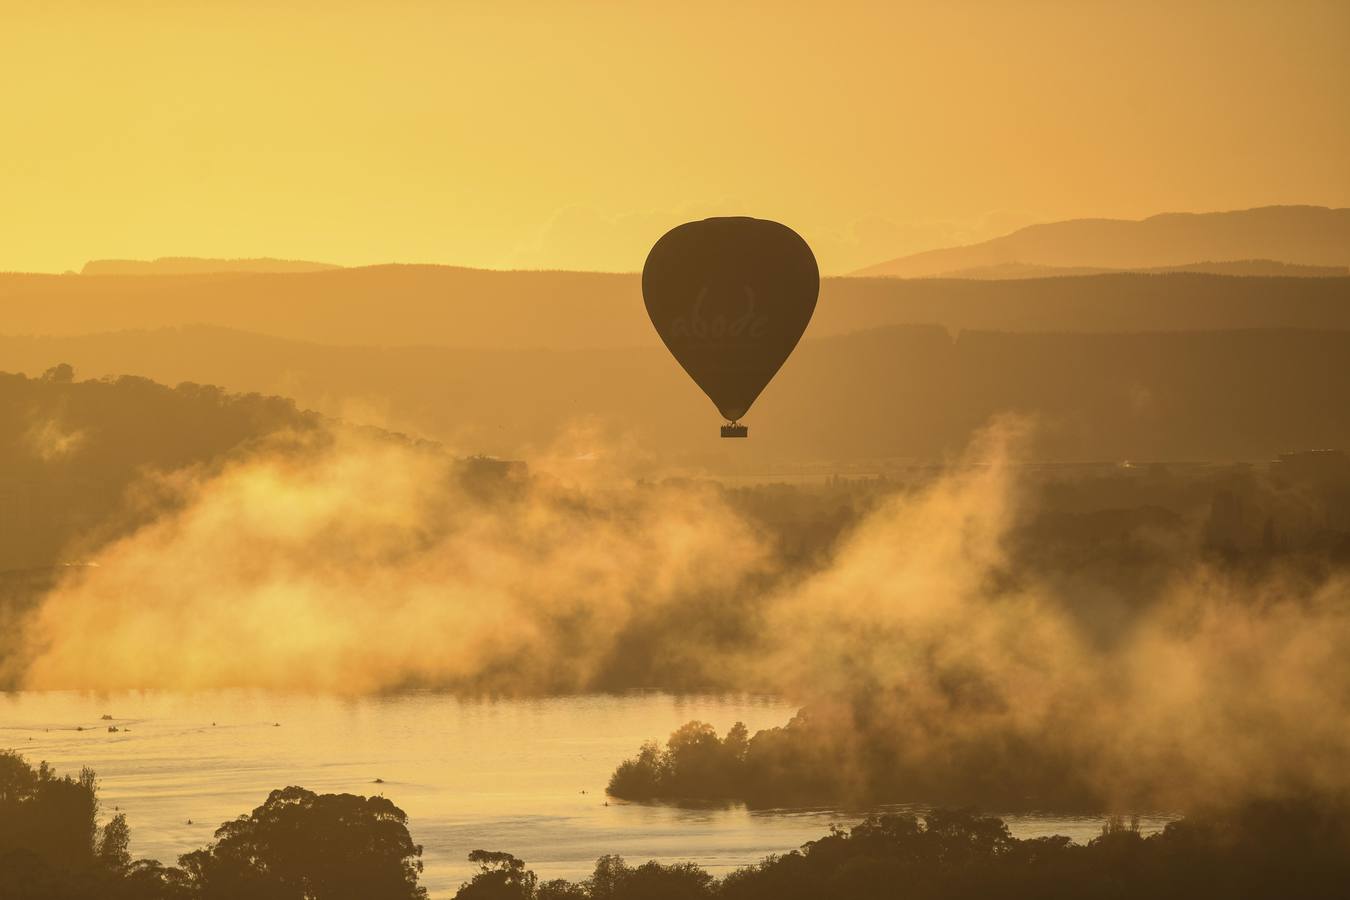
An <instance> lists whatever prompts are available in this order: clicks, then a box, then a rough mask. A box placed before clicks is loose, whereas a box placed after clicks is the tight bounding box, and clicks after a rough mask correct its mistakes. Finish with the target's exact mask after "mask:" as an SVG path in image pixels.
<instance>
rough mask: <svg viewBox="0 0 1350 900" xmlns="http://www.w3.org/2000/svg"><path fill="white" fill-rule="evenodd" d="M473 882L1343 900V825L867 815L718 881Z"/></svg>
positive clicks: (632, 893)
mask: <svg viewBox="0 0 1350 900" xmlns="http://www.w3.org/2000/svg"><path fill="white" fill-rule="evenodd" d="M470 859H473V860H475V861H477V862H479V863H480V865H481V866H482V872H481V873H480V874H479V875H478V876H476V877H475V878H474V879H473V881H471V882H470V883H469V884H467V885H465V886H464V887H463V888H461V889H460V891H459V893H458V894H457V895H456V898H457V900H583V898H585V900H700V898H724V900H870V898H878V900H880V898H925V900H946V898H975V897H998V898H1001V900H1018V898H1065V900H1069V898H1083V897H1122V898H1124V897H1154V898H1157V897H1166V898H1172V897H1175V898H1192V897H1195V898H1198V897H1226V898H1278V897H1302V898H1318V897H1328V898H1329V897H1343V896H1345V893H1344V892H1345V890H1346V886H1347V885H1350V817H1348V816H1347V815H1346V812H1345V810H1344V808H1343V807H1336V806H1332V805H1330V804H1326V803H1323V802H1316V801H1302V802H1294V801H1283V802H1261V803H1254V804H1251V805H1248V806H1245V807H1243V808H1242V809H1241V810H1238V811H1236V812H1233V811H1230V812H1227V813H1224V814H1211V815H1199V816H1195V817H1193V818H1189V819H1186V820H1183V821H1179V822H1174V823H1172V824H1170V825H1168V826H1167V828H1166V830H1164V831H1163V832H1162V833H1160V834H1156V835H1152V836H1150V837H1144V836H1142V835H1141V834H1140V833H1139V832H1138V831H1137V830H1136V829H1134V828H1133V827H1127V826H1126V825H1125V824H1124V823H1123V822H1121V821H1119V820H1113V821H1112V822H1111V823H1110V824H1109V825H1108V826H1107V827H1106V828H1105V829H1103V832H1102V835H1101V836H1100V837H1098V838H1096V839H1094V840H1093V841H1091V842H1090V843H1088V845H1087V846H1079V845H1076V844H1074V843H1072V842H1070V841H1069V839H1068V838H1065V837H1047V838H1035V839H1030V840H1018V839H1016V838H1013V837H1012V836H1010V835H1009V834H1008V829H1007V826H1005V825H1004V824H1003V822H1002V820H1000V819H996V818H989V817H983V816H979V815H976V814H975V813H972V812H968V811H938V812H932V813H929V814H928V815H926V816H923V817H922V818H920V817H916V816H912V815H888V816H881V817H874V818H871V819H868V820H867V821H866V822H863V823H862V824H861V825H858V826H857V827H855V828H852V829H836V830H833V831H832V832H831V833H830V834H829V835H827V836H826V837H823V838H821V839H820V840H817V841H812V842H811V843H809V844H807V845H806V846H804V847H803V848H802V849H801V850H799V851H794V852H792V853H788V854H786V855H783V856H771V857H769V858H767V859H765V860H764V861H763V862H761V863H759V864H758V865H755V866H749V867H747V868H743V869H739V870H737V871H735V872H733V873H731V874H730V875H727V876H726V877H725V878H722V879H720V880H717V879H714V878H712V877H711V876H710V875H708V873H706V872H704V871H703V870H702V869H700V868H698V867H697V866H694V865H691V864H688V863H684V864H678V865H673V866H663V865H660V864H658V863H655V862H649V863H646V864H645V865H641V866H637V867H636V868H634V867H630V866H628V865H627V864H625V863H624V861H623V860H622V859H620V858H618V857H615V856H603V857H601V858H600V859H599V861H598V862H597V863H596V867H595V874H594V875H592V876H591V877H590V878H589V879H586V880H585V881H581V882H567V881H550V882H544V883H542V884H541V883H539V882H538V880H537V878H536V877H535V874H534V873H533V872H531V871H530V870H529V869H526V868H525V864H524V863H523V862H522V861H521V860H519V859H516V858H515V857H513V856H511V855H509V854H505V853H486V852H484V851H481V850H479V851H475V853H474V854H472V855H471V856H470Z"/></svg>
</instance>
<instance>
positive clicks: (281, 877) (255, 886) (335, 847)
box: [180, 787, 426, 900]
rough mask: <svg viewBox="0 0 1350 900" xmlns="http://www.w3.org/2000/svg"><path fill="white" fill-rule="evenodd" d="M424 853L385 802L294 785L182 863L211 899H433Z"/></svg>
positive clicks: (403, 818) (399, 812)
mask: <svg viewBox="0 0 1350 900" xmlns="http://www.w3.org/2000/svg"><path fill="white" fill-rule="evenodd" d="M421 855H422V848H421V847H420V846H419V845H417V844H414V843H413V842H412V838H411V837H410V836H409V834H408V817H407V815H406V814H405V813H404V812H403V810H401V809H399V808H398V807H397V806H395V805H394V804H393V803H391V802H390V801H388V800H386V799H385V798H383V797H357V796H354V795H352V794H322V795H320V794H315V793H313V792H312V791H307V790H305V789H304V788H299V787H288V788H285V789H282V790H276V791H273V792H272V793H271V794H270V795H269V796H268V798H267V802H266V803H264V804H263V805H262V806H259V807H258V808H257V809H255V810H253V812H252V813H250V814H249V815H247V816H241V817H240V818H238V819H236V820H234V821H233V822H226V823H225V824H224V825H221V826H220V828H219V829H217V830H216V840H215V842H214V843H212V844H210V845H209V846H207V847H206V848H205V849H202V850H197V851H195V852H193V853H188V854H186V855H184V856H182V857H181V858H180V863H181V865H182V866H183V869H184V870H185V871H186V872H187V874H188V877H189V879H190V881H191V883H192V884H193V885H194V887H195V888H196V889H197V890H198V892H199V896H201V897H202V898H204V900H226V898H241V897H248V898H252V900H366V898H374V897H379V898H389V900H400V898H420V897H425V896H426V892H425V890H424V889H423V888H421V887H419V886H418V883H417V880H418V874H419V873H420V872H421V871H422V862H421V860H420V858H419V857H421Z"/></svg>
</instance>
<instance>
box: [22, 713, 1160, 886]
mask: <svg viewBox="0 0 1350 900" xmlns="http://www.w3.org/2000/svg"><path fill="white" fill-rule="evenodd" d="M793 712H794V708H793V707H791V706H789V705H788V704H786V703H784V702H782V701H781V700H779V699H776V698H772V697H760V696H671V695H668V694H657V693H643V694H628V695H622V696H611V695H605V696H580V697H563V698H552V699H543V700H496V701H491V700H481V701H474V700H463V699H459V698H456V697H453V696H449V695H446V694H441V693H433V692H425V693H405V694H398V695H393V696H384V697H362V698H351V699H347V698H337V697H332V696H327V695H297V694H276V693H266V692H255V691H223V692H211V693H200V694H175V693H165V692H142V693H120V694H112V695H100V694H86V693H65V692H41V693H39V692H21V693H15V694H0V748H12V749H15V750H18V751H19V752H21V753H23V754H24V755H25V756H27V757H28V759H29V761H30V762H33V763H36V762H37V761H38V760H41V759H45V760H47V761H48V762H50V763H52V764H53V765H54V766H55V767H56V768H57V770H58V772H61V773H63V774H64V773H70V774H75V773H76V772H77V771H78V770H79V768H80V767H81V766H85V765H87V766H92V767H93V768H94V769H95V771H96V772H97V773H98V777H99V784H100V794H99V795H100V799H101V802H102V811H103V817H104V818H106V817H107V816H109V815H111V814H112V813H113V812H114V811H115V810H116V811H121V812H124V813H126V815H127V820H128V823H129V825H130V826H131V835H132V852H133V854H134V855H137V856H146V857H151V858H155V859H159V860H160V861H162V862H164V863H166V864H172V863H174V862H175V861H176V859H177V857H178V855H179V854H180V853H184V852H186V851H188V850H194V849H196V848H198V847H201V846H203V845H204V844H206V843H207V842H209V841H210V840H211V837H212V832H213V831H214V830H215V829H216V827H218V826H219V825H220V823H221V822H224V821H226V820H227V819H232V818H234V817H235V816H238V815H240V814H243V813H247V812H248V811H249V810H251V809H253V808H254V807H256V806H258V805H259V804H261V803H262V802H263V801H264V800H265V799H266V798H267V794H268V792H269V791H271V790H272V789H274V788H278V787H284V786H286V785H292V784H294V785H300V786H302V787H305V788H308V789H310V790H313V791H317V792H321V793H323V792H348V793H354V794H366V795H370V794H383V795H384V796H386V797H388V798H389V799H390V800H392V801H393V802H394V803H396V804H397V805H398V806H400V807H402V808H403V810H404V811H406V812H407V813H408V816H409V823H408V824H409V829H410V831H411V832H412V835H413V839H414V840H415V841H416V842H418V843H420V844H422V845H423V857H422V859H423V862H424V864H425V871H424V873H423V882H424V883H425V884H426V885H427V886H428V888H429V889H430V890H431V893H432V896H433V897H446V896H449V895H451V894H453V893H454V891H455V889H456V888H458V886H459V885H460V883H461V882H463V881H464V880H466V879H467V878H469V877H471V876H472V874H473V872H474V867H473V866H471V865H469V863H468V862H467V860H466V859H465V855H466V854H467V853H468V852H469V851H470V850H473V849H475V848H483V849H488V850H506V851H509V852H511V853H514V854H516V855H517V856H519V857H521V858H523V859H524V860H525V861H526V863H527V864H528V865H529V866H530V867H531V868H533V869H534V870H535V871H536V872H538V873H539V875H540V877H541V878H558V877H564V878H572V879H576V878H580V877H583V876H585V875H587V874H589V872H590V871H591V869H592V867H593V865H594V862H595V858H596V857H597V856H599V855H600V854H602V853H618V854H620V855H621V856H624V857H625V858H627V859H628V860H629V861H630V862H645V861H646V860H648V859H656V860H660V861H662V862H676V861H685V860H691V861H693V862H696V863H698V864H699V865H701V866H703V867H704V868H706V869H708V870H710V871H712V872H716V873H721V872H725V871H728V870H730V869H732V868H735V867H736V866H740V865H744V864H746V863H750V862H754V861H757V860H758V859H760V858H761V857H763V856H765V855H767V854H769V853H782V852H785V851H788V850H792V849H794V848H795V847H798V846H799V845H801V844H802V843H803V842H805V841H807V840H811V839H813V838H816V837H819V836H821V835H822V834H824V833H825V831H826V830H827V829H828V827H829V825H830V824H831V823H841V824H852V823H854V822H857V821H858V820H859V819H861V818H862V817H863V815H865V813H866V810H831V809H795V810H769V811H760V810H756V811H753V812H752V811H749V810H746V809H745V808H744V807H741V806H730V807H727V808H716V809H700V810H682V809H677V808H674V807H669V806H651V805H643V804H629V803H622V802H619V801H614V800H609V799H607V798H606V797H605V793H604V788H605V783H606V782H607V781H608V778H609V773H610V772H611V771H613V769H614V766H615V765H616V764H617V763H618V762H619V761H620V760H621V759H623V758H625V757H627V756H630V755H632V753H633V752H634V751H635V750H636V749H637V747H638V746H639V745H640V744H641V743H642V742H643V741H645V740H652V739H664V738H665V737H666V736H667V735H668V734H669V733H670V732H671V731H673V730H675V729H676V728H677V727H679V726H680V725H682V724H684V723H685V722H687V721H689V720H690V719H701V720H703V721H705V722H709V723H711V724H713V725H714V726H716V727H717V729H718V731H719V732H720V731H725V729H726V728H728V727H730V726H731V725H732V724H733V723H734V722H737V721H742V722H745V724H746V725H747V726H748V727H749V728H750V730H751V732H752V733H753V732H754V731H755V730H757V729H760V728H767V727H772V726H776V725H782V724H784V723H785V722H786V721H787V720H788V719H789V718H790V717H791V716H792V713H793ZM103 715H110V716H112V717H113V718H112V720H111V721H104V720H103V719H101V716H103ZM109 725H115V726H116V727H117V728H118V729H119V730H118V731H117V732H115V733H112V732H109V731H108V727H109ZM80 729H83V730H80ZM376 779H383V783H376ZM1005 819H1006V820H1007V822H1008V824H1009V827H1010V828H1011V830H1012V832H1013V834H1015V835H1016V836H1018V837H1032V836H1037V835H1045V834H1066V835H1069V836H1070V837H1073V838H1074V839H1075V840H1078V841H1086V840H1087V839H1089V838H1091V837H1093V836H1095V835H1096V834H1097V833H1098V832H1099V831H1100V828H1101V823H1102V818H1101V817H1094V816H1087V817H1082V816H1075V817H1065V816H1054V815H1018V816H1005ZM1165 821H1166V820H1164V819H1158V818H1150V819H1146V820H1144V822H1143V827H1144V828H1145V829H1146V830H1156V829H1157V828H1160V827H1161V826H1162V824H1164V822H1165Z"/></svg>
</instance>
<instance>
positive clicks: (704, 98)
mask: <svg viewBox="0 0 1350 900" xmlns="http://www.w3.org/2000/svg"><path fill="white" fill-rule="evenodd" d="M0 7H3V16H2V17H0V21H2V22H3V26H2V27H0V97H3V116H0V213H3V214H2V215H0V270H29V271H60V270H63V269H67V268H78V267H79V266H80V265H81V264H82V263H83V262H84V261H85V260H86V259H89V258H97V257H137V258H148V257H155V256H166V255H201V256H229V257H240V256H278V257H287V258H301V259H315V260H321V261H326V262H335V263H343V264H366V263H377V262H390V261H403V262H438V263H454V264H461V265H472V266H487V267H511V268H538V267H549V268H553V267H561V268H587V269H610V270H629V271H632V270H637V269H639V268H640V267H641V265H642V260H643V258H644V256H645V254H646V251H647V249H648V248H649V247H650V246H651V244H652V242H653V241H654V240H655V238H656V237H658V236H659V235H660V234H661V233H662V232H663V231H664V230H665V229H666V228H668V227H670V226H671V225H673V224H675V223H677V222H679V221H683V220H686V219H691V218H697V217H702V216H705V215H716V214H723V215H725V214H732V213H745V214H753V215H756V216H763V217H769V218H777V219H780V220H782V221H784V222H787V223H789V224H791V225H793V226H794V227H796V228H797V229H798V230H799V231H801V232H802V233H803V235H804V236H805V237H807V239H808V240H809V241H810V242H811V243H812V245H813V246H814V247H815V248H816V250H817V255H818V256H819V257H820V261H821V266H822V269H824V270H825V271H826V272H841V271H848V270H851V269H854V268H857V267H859V266H862V265H866V264H869V263H873V262H877V261H879V260H881V259H885V258H889V257H893V256H897V255H900V254H903V253H908V252H915V251H918V250H923V249H928V248H931V247H934V246H940V245H946V244H950V243H957V242H965V241H970V240H978V239H983V238H986V237H990V236H993V235H996V234H1000V233H1004V232H1006V231H1009V230H1011V229H1013V228H1015V227H1019V226H1021V225H1023V224H1027V223H1030V222H1033V221H1043V220H1051V219H1060V218H1070V217H1080V216H1113V217H1129V218H1137V217H1142V216H1146V215H1150V214H1153V213H1156V212H1162V211H1176V210H1194V211H1204V210H1214V209H1233V208H1242V207H1248V206H1259V205H1265V204H1274V203H1314V204H1323V205H1331V206H1345V205H1350V165H1347V160H1350V4H1347V3H1345V2H1343V0H1335V2H1294V3H1289V2H1270V3H1256V2H1232V0H1228V2H1221V3H1204V2H1194V3H1183V4H1177V3H1157V4H1152V3H1129V4H1124V3H1109V4H1105V3H1102V4H1099V3H1062V2H1046V3H1040V2H1030V3H996V2H941V3H938V2H933V3H875V4H869V3H854V2H834V3H813V4H797V3H787V4H785V3H781V2H775V3H768V2H765V3H741V4H728V3H724V2H715V3H704V2H691V3H681V4H670V3H662V4H656V3H643V2H634V3H619V2H556V3H523V2H511V0H496V2H463V3H431V2H425V3H414V2H400V0H395V2H389V0H380V2H375V0H361V2H333V3H319V2H295V0H289V2H286V0H283V2H279V3H272V2H268V3H261V2H257V3H255V2H228V3H227V2H187V3H173V4H170V3H158V2H105V3H69V2H59V0H58V2H53V3H19V2H17V0H0Z"/></svg>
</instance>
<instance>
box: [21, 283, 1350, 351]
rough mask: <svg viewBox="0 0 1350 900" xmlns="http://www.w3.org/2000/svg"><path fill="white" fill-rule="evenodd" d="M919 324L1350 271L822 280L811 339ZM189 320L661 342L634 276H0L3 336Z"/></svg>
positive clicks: (1270, 290)
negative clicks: (1264, 275) (1282, 275)
mask: <svg viewBox="0 0 1350 900" xmlns="http://www.w3.org/2000/svg"><path fill="white" fill-rule="evenodd" d="M916 322H919V323H932V324H938V325H942V326H944V327H946V328H948V329H950V330H958V329H965V328H975V329H995V330H1015V331H1123V330H1124V331H1129V330H1152V331H1170V330H1178V329H1213V328H1350V278H1262V277H1252V278H1234V277H1225V276H1218V275H1199V274H1172V275H1138V274H1107V275H1094V276H1090V277H1085V278H1040V279H1016V280H1005V281H979V280H969V279H946V280H922V279H898V278H827V279H825V280H824V281H823V282H822V285H821V294H820V303H819V304H818V305H817V307H816V314H815V317H814V319H813V320H812V322H811V325H810V328H809V329H808V330H807V337H808V338H819V337H828V336H831V335H839V334H847V333H849V332H852V331H858V330H862V329H867V328H876V327H879V326H883V325H895V324H906V323H916ZM195 324H202V325H216V326H221V327H226V328H236V329H240V330H243V331H250V332H255V333H258V334H268V335H272V336H275V337H283V338H290V339H295V340H305V341H317V342H319V343H324V344H361V345H379V346H406V345H432V346H441V347H469V348H475V349H498V350H507V349H525V348H551V349H558V350H568V349H584V348H602V347H653V348H661V343H660V340H659V339H658V338H657V336H656V333H655V331H654V330H653V329H652V326H651V322H650V321H649V320H648V318H647V313H646V310H645V309H644V307H643V304H642V287H641V283H640V278H639V276H638V275H636V274H604V273H594V272H498V271H486V270H482V269H460V268H454V267H451V266H401V265H388V266H370V267H365V268H352V269H331V270H326V271H321V272H301V273H266V272H264V273H257V274H250V273H237V272H230V273H218V274H209V275H174V276H163V275H124V276H117V277H86V276H77V275H35V274H0V333H6V334H49V335H76V334H91V333H100V332H107V331H115V330H118V329H124V328H136V329H154V328H163V327H172V326H181V325H195ZM4 365H5V363H4V361H3V360H0V368H3V367H4Z"/></svg>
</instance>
